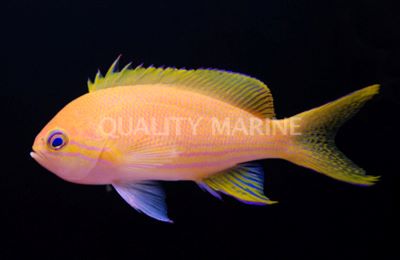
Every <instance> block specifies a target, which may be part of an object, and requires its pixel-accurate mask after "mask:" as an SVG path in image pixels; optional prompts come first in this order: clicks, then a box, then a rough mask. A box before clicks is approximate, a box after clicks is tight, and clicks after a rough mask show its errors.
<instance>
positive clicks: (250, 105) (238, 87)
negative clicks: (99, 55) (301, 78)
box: [88, 58, 275, 118]
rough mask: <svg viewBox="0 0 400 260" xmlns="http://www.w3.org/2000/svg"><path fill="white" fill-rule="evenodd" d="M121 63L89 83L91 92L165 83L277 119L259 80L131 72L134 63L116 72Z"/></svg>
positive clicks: (222, 74)
mask: <svg viewBox="0 0 400 260" xmlns="http://www.w3.org/2000/svg"><path fill="white" fill-rule="evenodd" d="M118 60H119V58H118V59H117V60H116V61H115V62H114V63H113V64H112V65H111V67H110V69H109V70H108V71H107V73H106V75H105V76H104V77H103V76H102V75H101V74H100V72H98V73H97V74H96V77H95V80H94V82H91V81H90V80H89V81H88V87H89V92H92V91H96V90H100V89H106V88H112V87H118V86H135V85H152V84H165V85H166V87H172V88H180V89H186V90H189V91H194V92H197V93H201V94H204V95H207V96H210V97H213V98H216V99H218V100H221V101H224V102H227V103H229V104H231V105H234V106H237V107H240V108H241V109H243V110H246V111H248V112H250V113H252V114H253V115H255V116H258V117H262V118H272V117H274V116H275V112H274V107H273V100H272V95H271V92H270V90H269V89H268V87H267V86H266V85H265V84H264V83H262V82H261V81H259V80H257V79H255V78H251V77H248V76H245V75H242V74H238V73H233V72H227V71H222V70H215V69H197V70H186V69H176V68H154V67H149V68H143V67H141V66H138V67H136V68H135V69H130V68H129V65H130V64H128V65H127V66H125V67H124V68H123V69H122V70H121V71H116V67H117V64H118Z"/></svg>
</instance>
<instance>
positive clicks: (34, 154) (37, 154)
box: [29, 148, 45, 162]
mask: <svg viewBox="0 0 400 260" xmlns="http://www.w3.org/2000/svg"><path fill="white" fill-rule="evenodd" d="M29 155H30V156H31V157H32V158H33V159H34V160H36V161H38V162H39V161H43V160H44V159H45V158H44V156H43V154H41V153H40V152H39V151H36V150H35V149H34V148H32V152H30V153H29Z"/></svg>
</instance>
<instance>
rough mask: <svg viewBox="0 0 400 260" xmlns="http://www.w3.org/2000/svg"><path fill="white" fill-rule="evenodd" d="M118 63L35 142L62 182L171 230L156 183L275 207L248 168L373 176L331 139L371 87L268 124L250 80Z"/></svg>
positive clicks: (269, 103)
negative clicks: (107, 192)
mask: <svg viewBox="0 0 400 260" xmlns="http://www.w3.org/2000/svg"><path fill="white" fill-rule="evenodd" d="M117 62H118V60H117V61H115V62H114V63H113V65H112V66H111V67H110V69H109V70H108V72H107V73H106V75H105V76H104V77H103V76H101V75H100V73H98V74H97V75H96V78H95V80H94V82H93V83H92V82H90V81H89V82H88V86H89V93H87V94H85V95H83V96H81V97H79V98H77V99H75V100H73V101H72V102H71V103H69V104H67V105H66V106H65V107H64V108H63V109H62V110H61V111H60V112H58V114H57V115H56V116H55V117H54V118H53V119H52V120H51V121H50V122H49V123H48V124H47V125H46V126H45V127H44V128H43V129H42V131H41V132H40V133H39V134H38V135H37V137H36V139H35V141H34V144H33V151H32V152H31V156H32V157H33V158H34V159H35V160H36V161H37V162H38V163H39V164H41V165H42V166H43V167H45V168H47V169H48V170H49V171H51V172H53V173H55V174H56V175H58V176H59V177H61V178H62V179H65V180H67V181H70V182H74V183H81V184H111V185H113V187H114V188H115V189H116V191H117V192H118V193H119V194H120V195H121V196H122V198H123V199H124V200H125V201H126V202H127V203H129V204H130V205H131V206H132V207H133V208H135V209H136V210H138V211H140V212H143V213H145V214H147V215H148V216H150V217H153V218H155V219H158V220H161V221H166V222H171V220H170V219H169V218H168V215H167V209H166V204H165V194H164V192H163V190H162V187H161V186H160V184H159V183H158V182H157V181H178V180H189V181H194V182H196V183H197V184H199V186H200V187H202V188H203V189H205V190H207V191H209V192H210V193H211V194H213V195H214V196H216V197H219V196H220V195H219V193H224V194H228V195H230V196H233V197H235V198H236V199H238V200H240V201H242V202H244V203H249V204H260V205H265V204H273V203H275V202H274V201H272V200H270V199H269V198H267V197H266V196H265V195H264V192H263V182H264V180H263V170H262V168H261V167H260V166H259V165H257V163H254V162H252V161H255V160H260V159H266V158H282V159H286V160H288V161H290V162H293V163H295V164H297V165H300V166H304V167H307V168H310V169H312V170H315V171H317V172H320V173H322V174H325V175H328V176H330V177H332V178H335V179H337V180H341V181H345V182H348V183H352V184H360V185H372V184H373V183H374V182H375V181H376V180H377V178H378V177H375V176H369V175H366V173H365V171H364V170H363V169H361V168H360V167H358V166H357V165H355V164H354V163H353V162H352V161H351V160H349V159H348V158H347V157H346V156H345V155H344V154H342V153H341V152H340V151H339V150H338V149H337V148H336V147H335V145H334V137H335V133H336V131H337V130H338V128H339V126H340V125H342V123H344V122H345V121H346V120H347V119H349V118H350V117H351V116H352V115H353V114H355V113H356V112H357V111H358V110H359V109H360V108H361V107H362V106H363V105H364V103H365V102H366V101H368V100H369V99H371V98H372V97H373V96H374V95H375V94H377V93H378V91H379V85H373V86H370V87H366V88H364V89H361V90H359V91H356V92H353V93H351V94H349V95H347V96H345V97H342V98H340V99H338V100H336V101H333V102H330V103H328V104H326V105H323V106H321V107H318V108H315V109H312V110H309V111H306V112H303V113H300V114H298V115H295V116H293V117H291V118H286V119H275V112H274V106H273V99H272V95H271V92H270V90H269V89H268V87H267V86H266V85H265V84H263V83H262V82H261V81H259V80H257V79H254V78H251V77H248V76H245V75H242V74H237V73H232V72H226V71H221V70H211V69H198V70H184V69H175V68H165V69H164V68H154V67H149V68H143V67H140V66H139V67H137V68H135V69H130V67H129V65H127V66H125V67H124V68H123V69H122V70H121V71H117V70H116V67H117Z"/></svg>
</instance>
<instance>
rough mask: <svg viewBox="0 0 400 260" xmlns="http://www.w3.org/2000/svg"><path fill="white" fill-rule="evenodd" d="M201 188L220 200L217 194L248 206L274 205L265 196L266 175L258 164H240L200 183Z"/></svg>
mask: <svg viewBox="0 0 400 260" xmlns="http://www.w3.org/2000/svg"><path fill="white" fill-rule="evenodd" d="M199 185H200V187H202V188H203V189H205V190H207V191H208V192H210V193H211V194H212V195H214V196H216V197H218V198H219V195H218V193H216V191H217V192H222V193H225V194H228V195H230V196H232V197H234V198H236V199H238V200H240V201H242V202H244V203H247V204H261V205H263V204H273V203H276V201H272V200H270V199H268V198H267V197H265V195H264V188H263V186H264V175H263V171H262V168H261V167H260V166H258V165H256V164H252V163H246V164H239V165H237V166H236V167H234V168H232V169H229V170H226V171H224V172H221V173H217V174H215V175H213V176H211V177H209V178H207V179H204V180H203V181H202V182H201V183H199Z"/></svg>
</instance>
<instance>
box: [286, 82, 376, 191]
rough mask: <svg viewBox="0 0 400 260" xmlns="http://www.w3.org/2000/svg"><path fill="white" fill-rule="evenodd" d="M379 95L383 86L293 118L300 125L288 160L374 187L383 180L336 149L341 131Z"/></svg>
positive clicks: (335, 177) (354, 93) (326, 173)
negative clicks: (364, 106) (338, 133)
mask: <svg viewBox="0 0 400 260" xmlns="http://www.w3.org/2000/svg"><path fill="white" fill-rule="evenodd" d="M378 92H379V85H373V86H370V87H366V88H364V89H361V90H359V91H356V92H353V93H351V94H349V95H347V96H344V97H342V98H340V99H338V100H336V101H333V102H330V103H328V104H326V105H323V106H321V107H318V108H315V109H312V110H309V111H306V112H303V113H301V114H298V115H296V116H294V117H292V118H296V122H298V123H299V133H300V134H299V135H297V136H294V137H293V138H294V140H293V144H294V145H293V146H292V147H291V148H290V149H289V150H288V158H287V159H288V160H290V161H291V162H293V163H296V164H298V165H301V166H304V167H307V168H311V169H313V170H315V171H317V172H320V173H323V174H325V175H328V176H330V177H332V178H334V179H337V180H341V181H345V182H348V183H352V184H360V185H372V184H374V182H376V181H377V180H378V178H379V177H376V176H369V175H366V174H365V171H364V170H363V169H362V168H360V167H358V166H357V165H356V164H354V163H353V162H352V161H351V160H350V159H349V158H347V157H346V156H345V155H344V154H343V153H342V152H340V151H339V150H338V149H337V148H336V146H335V142H334V139H335V135H336V132H337V130H338V128H339V127H340V126H341V125H342V124H343V123H344V122H345V121H346V120H348V119H349V118H351V117H352V116H353V115H354V114H355V113H356V112H357V111H358V110H359V109H360V108H361V107H362V106H363V105H364V104H365V102H367V101H368V100H369V99H371V98H372V97H373V96H374V95H375V94H377V93H378Z"/></svg>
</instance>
